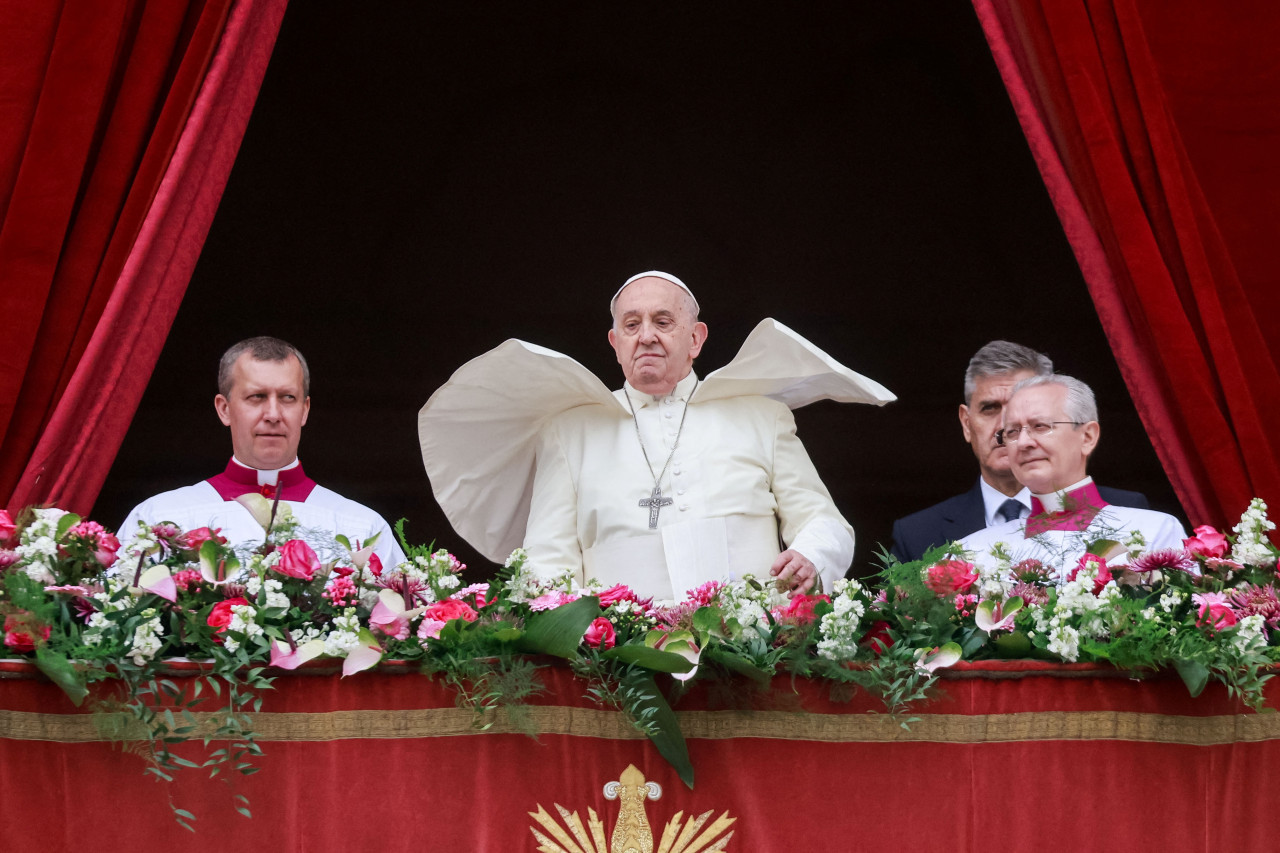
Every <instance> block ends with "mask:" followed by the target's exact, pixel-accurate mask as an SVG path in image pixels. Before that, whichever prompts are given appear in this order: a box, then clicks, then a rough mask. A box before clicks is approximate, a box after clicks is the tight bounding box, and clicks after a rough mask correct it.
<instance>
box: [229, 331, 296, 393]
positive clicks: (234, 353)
mask: <svg viewBox="0 0 1280 853" xmlns="http://www.w3.org/2000/svg"><path fill="white" fill-rule="evenodd" d="M245 353H249V357H250V358H252V359H253V360H254V361H285V360H286V359H288V358H289V356H293V357H294V358H296V359H297V360H298V364H301V365H302V396H303V397H310V396H311V368H309V367H307V360H306V359H305V358H303V357H302V353H300V352H298V348H297V347H295V346H294V345H293V344H291V343H288V342H286V341H282V340H280V339H279V338H273V337H270V336H268V335H260V336H258V337H256V338H249V339H248V340H244V341H241V342H240V343H238V344H233V345H232V346H231V348H230V349H228V350H227V351H226V352H224V353H223V354H222V360H221V361H219V362H218V393H219V394H221V395H222V396H224V397H229V396H231V384H232V378H231V374H232V371H234V370H235V366H236V362H237V361H239V360H240V356H242V355H244V354H245Z"/></svg>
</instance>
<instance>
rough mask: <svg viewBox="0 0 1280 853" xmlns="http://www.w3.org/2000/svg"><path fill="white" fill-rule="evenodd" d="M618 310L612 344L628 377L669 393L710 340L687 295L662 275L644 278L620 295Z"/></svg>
mask: <svg viewBox="0 0 1280 853" xmlns="http://www.w3.org/2000/svg"><path fill="white" fill-rule="evenodd" d="M614 312H615V313H614V323H613V328H612V329H610V330H609V345H610V346H612V347H613V351H614V352H615V353H617V356H618V364H620V365H622V373H623V375H625V376H626V377H627V381H628V382H630V383H631V385H632V387H633V388H635V389H636V390H638V391H643V392H644V393H646V394H654V395H663V394H669V393H671V390H672V389H673V388H675V387H676V383H677V382H679V381H680V380H681V379H683V378H685V377H686V376H688V375H689V370H690V369H691V368H692V367H693V359H694V358H695V357H697V355H698V353H699V352H700V351H701V350H702V342H703V341H705V340H706V339H707V327H706V324H704V323H697V322H694V319H693V311H692V307H691V306H690V304H689V297H688V294H686V293H685V292H684V291H683V290H681V289H680V288H678V287H676V286H675V285H674V284H672V283H671V282H669V281H666V280H664V279H660V278H641V279H637V280H636V281H634V282H632V283H631V284H629V285H627V287H626V289H624V290H623V291H622V293H621V294H619V295H618V301H617V302H616V303H615V305H614Z"/></svg>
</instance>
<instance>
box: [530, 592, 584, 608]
mask: <svg viewBox="0 0 1280 853" xmlns="http://www.w3.org/2000/svg"><path fill="white" fill-rule="evenodd" d="M577 600H578V596H576V595H572V594H570V593H567V592H560V591H559V590H554V591H552V592H544V593H543V594H542V595H540V596H538V597H537V598H535V599H534V600H533V601H530V602H529V609H530V610H554V609H555V608H557V607H563V606H564V605H566V604H568V603H569V602H570V601H577Z"/></svg>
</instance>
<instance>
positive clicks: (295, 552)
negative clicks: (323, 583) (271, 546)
mask: <svg viewBox="0 0 1280 853" xmlns="http://www.w3.org/2000/svg"><path fill="white" fill-rule="evenodd" d="M274 568H275V570H276V571H277V572H280V574H282V575H288V576H289V577H291V578H301V579H302V580H304V581H309V580H311V579H312V578H314V577H315V576H316V572H318V571H320V558H319V557H317V556H316V552H315V551H312V550H311V546H310V545H308V544H307V543H306V542H303V541H302V540H301V539H290V540H289V541H288V542H286V543H284V547H283V548H281V549H280V562H278V563H276V564H275V566H274Z"/></svg>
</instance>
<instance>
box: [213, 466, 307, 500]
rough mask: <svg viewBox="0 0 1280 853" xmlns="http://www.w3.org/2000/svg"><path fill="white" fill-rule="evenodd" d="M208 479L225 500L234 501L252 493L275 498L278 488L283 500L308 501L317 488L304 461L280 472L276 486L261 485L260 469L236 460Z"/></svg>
mask: <svg viewBox="0 0 1280 853" xmlns="http://www.w3.org/2000/svg"><path fill="white" fill-rule="evenodd" d="M205 482H207V483H208V484H209V485H211V486H213V488H214V489H216V490H217V492H218V494H219V495H220V496H221V497H222V499H223V500H224V501H233V500H235V499H236V498H238V497H240V496H241V495H249V494H259V495H262V496H263V497H264V498H268V499H272V500H274V499H275V496H276V489H277V488H279V489H280V500H282V501H305V500H306V499H307V497H308V496H310V494H311V490H312V489H314V488H315V487H316V481H315V480H313V479H311V478H310V477H308V476H307V475H306V473H305V472H304V471H303V470H302V463H301V462H299V463H298V464H297V465H295V466H294V467H292V468H289V469H287V470H284V471H281V472H279V473H278V474H277V475H276V485H274V486H259V485H258V470H257V469H256V468H248V467H245V466H244V465H241V464H240V463H238V462H236V460H234V459H232V460H231V461H230V462H228V463H227V468H226V470H225V471H223V472H222V473H221V474H218V475H216V476H213V477H210V478H209V479H208V480H206V481H205Z"/></svg>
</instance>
